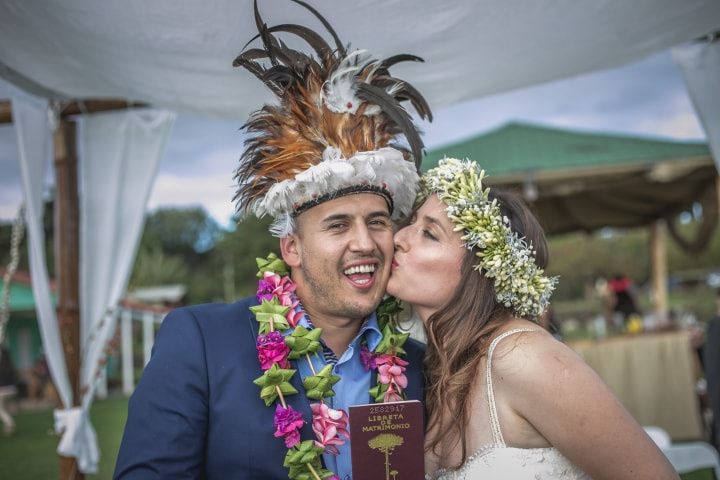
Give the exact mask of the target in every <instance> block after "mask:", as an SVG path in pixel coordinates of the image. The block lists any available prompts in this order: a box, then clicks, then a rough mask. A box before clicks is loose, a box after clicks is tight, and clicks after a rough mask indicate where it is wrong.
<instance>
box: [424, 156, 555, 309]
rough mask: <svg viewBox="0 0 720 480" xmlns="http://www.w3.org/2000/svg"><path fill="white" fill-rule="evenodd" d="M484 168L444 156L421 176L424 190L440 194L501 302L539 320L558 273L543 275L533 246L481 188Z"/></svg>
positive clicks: (486, 191)
mask: <svg viewBox="0 0 720 480" xmlns="http://www.w3.org/2000/svg"><path fill="white" fill-rule="evenodd" d="M484 177H485V171H484V170H483V169H481V168H480V166H479V165H478V164H477V163H475V162H473V161H471V160H458V159H456V158H446V159H443V160H440V162H439V163H438V166H437V167H436V168H433V169H431V170H429V171H428V172H427V173H426V174H425V175H423V177H422V180H421V182H422V187H421V188H422V194H423V195H424V196H429V195H432V194H437V196H438V197H439V198H440V200H442V201H443V203H445V204H446V205H447V214H448V217H449V218H450V220H451V221H452V222H453V223H454V224H455V231H462V232H463V236H462V239H463V241H464V242H465V246H466V247H467V248H468V249H473V248H475V247H477V249H478V252H477V256H478V258H479V261H478V264H477V265H476V266H475V268H476V269H477V270H480V269H482V270H484V271H485V275H486V276H488V277H492V278H494V279H495V292H496V296H497V300H498V302H500V303H502V304H503V305H505V306H506V307H512V308H513V310H514V311H515V313H516V314H517V315H518V316H520V317H529V318H532V319H537V318H538V317H539V316H540V315H541V314H542V313H543V312H544V311H545V308H547V305H548V304H549V301H550V295H551V294H552V292H553V290H554V289H555V285H556V284H557V277H547V276H545V275H543V273H544V272H543V269H542V268H540V267H538V266H537V264H536V263H535V255H536V252H535V249H534V248H533V246H532V244H528V243H527V242H526V240H525V238H523V237H521V236H520V235H518V234H517V232H514V231H513V230H512V229H511V228H510V220H509V219H508V218H507V217H506V216H504V215H503V214H502V212H501V211H500V206H499V205H498V202H497V200H496V199H493V200H492V201H491V200H490V199H489V192H490V189H489V188H485V189H483V185H482V180H483V178H484Z"/></svg>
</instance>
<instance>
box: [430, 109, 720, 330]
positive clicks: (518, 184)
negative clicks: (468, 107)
mask: <svg viewBox="0 0 720 480" xmlns="http://www.w3.org/2000/svg"><path fill="white" fill-rule="evenodd" d="M444 156H447V157H456V158H466V157H467V158H471V159H473V160H476V161H478V162H479V163H480V164H481V165H482V166H483V168H485V170H486V172H487V174H488V180H487V182H488V185H492V186H498V187H504V188H510V189H515V190H517V191H519V192H522V194H523V196H524V197H525V199H526V200H527V201H528V202H529V203H530V204H531V206H532V207H533V210H534V211H535V213H536V214H537V215H538V217H539V219H540V222H541V224H542V225H543V228H544V229H545V231H546V232H547V233H548V234H550V235H552V234H562V233H567V232H572V231H585V232H592V231H595V230H598V229H600V228H603V227H617V228H629V227H649V228H650V231H651V236H650V238H651V245H650V249H651V252H652V254H651V259H652V282H653V289H654V292H655V295H654V299H655V312H656V314H657V315H658V316H659V318H660V319H664V318H666V315H667V266H666V259H665V248H664V242H665V229H666V228H665V227H666V226H668V227H669V229H670V232H671V233H672V234H673V236H675V237H676V238H677V240H678V242H679V243H680V244H681V246H683V247H684V248H686V249H688V250H699V249H702V247H703V246H704V245H703V243H706V242H707V240H708V239H709V236H710V234H711V233H712V231H713V230H714V228H715V225H716V224H717V221H718V189H720V183H719V182H718V174H717V169H716V168H715V164H714V163H713V157H712V155H711V153H710V150H709V148H708V146H707V145H706V144H705V143H702V142H677V141H669V140H662V139H656V138H646V137H634V136H627V135H609V134H599V133H588V132H578V131H572V130H562V129H559V128H553V127H547V126H540V125H531V124H524V123H510V124H508V125H505V126H503V127H501V128H499V129H497V130H494V131H491V132H489V133H485V134H482V135H479V136H476V137H473V138H471V139H468V140H465V141H461V142H458V143H455V144H453V145H449V146H445V147H441V148H437V149H435V150H433V151H431V152H429V153H428V155H427V157H426V158H425V161H424V162H423V168H424V169H428V168H432V167H433V166H435V165H436V164H437V162H438V160H439V159H441V158H443V157H444ZM694 202H701V203H702V205H703V207H704V210H703V219H704V224H703V227H702V228H701V229H700V234H699V236H698V238H697V239H696V240H695V241H693V242H688V241H686V240H684V239H682V238H680V237H679V236H678V235H677V233H676V231H675V229H674V219H675V217H676V216H677V214H679V213H680V212H682V211H685V210H688V209H689V208H690V207H691V206H692V205H693V203H694Z"/></svg>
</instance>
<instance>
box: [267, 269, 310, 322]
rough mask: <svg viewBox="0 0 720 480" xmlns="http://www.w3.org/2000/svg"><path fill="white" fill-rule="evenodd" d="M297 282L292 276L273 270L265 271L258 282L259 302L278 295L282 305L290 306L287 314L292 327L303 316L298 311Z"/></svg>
mask: <svg viewBox="0 0 720 480" xmlns="http://www.w3.org/2000/svg"><path fill="white" fill-rule="evenodd" d="M295 288H296V286H295V283H294V282H293V281H292V280H291V279H290V277H288V276H285V277H281V276H280V275H278V274H276V273H272V272H265V273H264V274H263V278H261V279H260V281H259V282H258V289H257V293H256V295H255V297H256V298H257V301H258V302H262V301H263V300H272V298H273V297H277V299H278V302H280V305H282V306H284V307H290V310H289V311H288V313H286V314H285V318H287V321H288V323H289V324H290V326H291V327H293V328H295V326H296V325H297V322H298V320H300V317H302V313H301V312H296V311H295V307H297V306H298V304H299V303H300V302H299V301H298V299H297V297H296V296H295Z"/></svg>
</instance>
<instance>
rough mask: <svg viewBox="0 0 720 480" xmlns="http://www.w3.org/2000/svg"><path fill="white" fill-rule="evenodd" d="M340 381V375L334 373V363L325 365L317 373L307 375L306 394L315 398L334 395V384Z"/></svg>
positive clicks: (304, 383) (305, 382)
mask: <svg viewBox="0 0 720 480" xmlns="http://www.w3.org/2000/svg"><path fill="white" fill-rule="evenodd" d="M339 381H340V377H338V376H337V375H333V374H332V365H325V366H324V367H323V368H322V370H320V371H319V372H318V373H317V374H316V375H310V376H308V377H305V380H303V387H305V395H306V396H307V397H308V398H311V399H313V400H322V399H323V398H330V397H334V396H335V391H334V390H333V389H332V386H333V385H335V384H336V383H337V382H339Z"/></svg>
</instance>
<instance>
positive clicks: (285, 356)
mask: <svg viewBox="0 0 720 480" xmlns="http://www.w3.org/2000/svg"><path fill="white" fill-rule="evenodd" d="M256 260H257V265H258V269H259V272H258V275H257V276H258V278H260V281H259V282H258V290H257V299H258V301H259V302H261V303H260V305H257V306H254V307H250V311H251V312H252V313H253V314H254V315H255V318H256V319H257V321H258V323H259V324H260V328H259V335H258V338H257V340H256V347H257V354H258V361H259V362H260V368H261V369H262V370H263V371H264V373H263V374H262V375H261V376H260V377H258V378H257V379H255V380H254V383H255V385H257V386H259V387H260V389H261V390H260V398H262V399H263V400H264V401H265V405H266V406H268V407H269V406H270V405H272V404H273V403H275V402H277V401H279V403H276V406H275V417H274V421H273V424H274V428H275V433H274V436H275V437H277V438H283V439H284V441H285V446H286V447H287V448H288V452H287V454H286V455H285V461H284V463H283V465H284V466H285V467H287V468H288V469H289V473H288V477H289V478H290V479H293V480H324V479H328V480H339V478H338V476H337V475H335V474H334V473H333V472H331V471H330V470H327V469H325V468H322V463H321V461H320V455H321V454H323V453H332V454H335V455H337V454H338V453H339V452H338V449H337V446H339V445H342V444H344V443H345V441H346V440H347V439H348V438H349V437H350V434H349V432H348V430H347V423H348V415H347V412H345V411H343V410H340V409H338V410H335V409H332V408H330V407H329V406H328V405H327V404H326V403H325V399H326V398H330V397H332V396H334V395H335V392H334V391H333V389H332V387H333V385H334V384H336V383H337V382H339V381H340V377H339V376H337V375H333V374H332V373H331V372H332V365H326V366H325V367H323V368H322V369H321V370H320V371H319V372H317V371H315V368H314V366H313V364H312V362H311V360H310V355H311V354H317V352H318V351H319V350H320V348H321V345H320V335H321V333H322V329H320V328H314V329H312V330H308V329H306V328H304V327H302V326H298V325H297V323H298V321H299V320H300V318H301V317H302V312H299V311H296V307H297V306H298V305H299V300H298V299H297V297H296V295H295V284H294V283H293V281H292V280H291V279H290V277H289V272H288V268H287V265H285V262H283V261H282V260H281V259H279V258H278V257H277V256H276V255H275V254H272V253H271V254H270V255H269V256H268V257H267V258H265V259H262V258H258V259H256ZM400 310H401V308H400V305H399V303H398V302H397V301H396V300H395V299H394V298H391V297H389V298H388V299H385V300H383V302H382V303H381V304H380V306H379V307H378V309H377V317H378V324H379V326H380V330H381V331H382V340H381V341H380V343H379V344H378V346H377V347H376V348H375V349H374V350H373V351H370V350H369V349H368V348H367V346H366V345H365V344H363V345H362V347H361V352H360V358H361V361H362V363H363V365H364V366H365V369H366V370H374V371H376V372H377V380H378V381H377V385H376V386H375V387H373V388H371V389H370V391H369V393H370V395H371V396H372V398H373V399H374V400H375V401H376V402H378V403H380V402H394V401H401V400H403V398H404V393H403V391H404V389H405V388H406V387H407V377H406V376H405V368H406V366H407V365H408V362H406V361H405V360H403V359H402V358H400V355H404V354H405V350H403V348H402V346H403V344H404V343H405V341H406V340H407V338H408V336H409V334H408V333H401V332H399V331H398V329H397V322H396V318H397V313H398V312H399V311H400ZM291 329H293V331H292V333H290V332H289V331H290V330H291ZM283 332H284V333H286V335H283ZM303 357H304V358H305V359H306V360H307V362H308V365H309V366H310V370H311V371H312V373H313V374H312V375H311V376H308V377H306V378H305V379H304V380H303V387H304V388H305V395H306V396H307V397H308V398H309V399H312V400H317V402H316V403H312V404H310V410H311V411H312V429H313V432H314V433H315V437H316V438H315V440H305V441H301V440H300V429H301V428H302V426H303V425H304V424H305V423H306V420H305V419H304V418H303V415H302V413H300V412H298V411H296V410H295V409H293V408H292V407H291V406H288V405H287V403H286V402H285V397H286V396H287V395H293V394H296V393H298V391H297V390H296V389H295V388H294V387H293V386H292V384H291V383H290V379H291V378H292V376H293V375H294V374H295V372H296V370H295V369H292V368H290V360H298V361H300V360H301V359H302V358H303Z"/></svg>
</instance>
